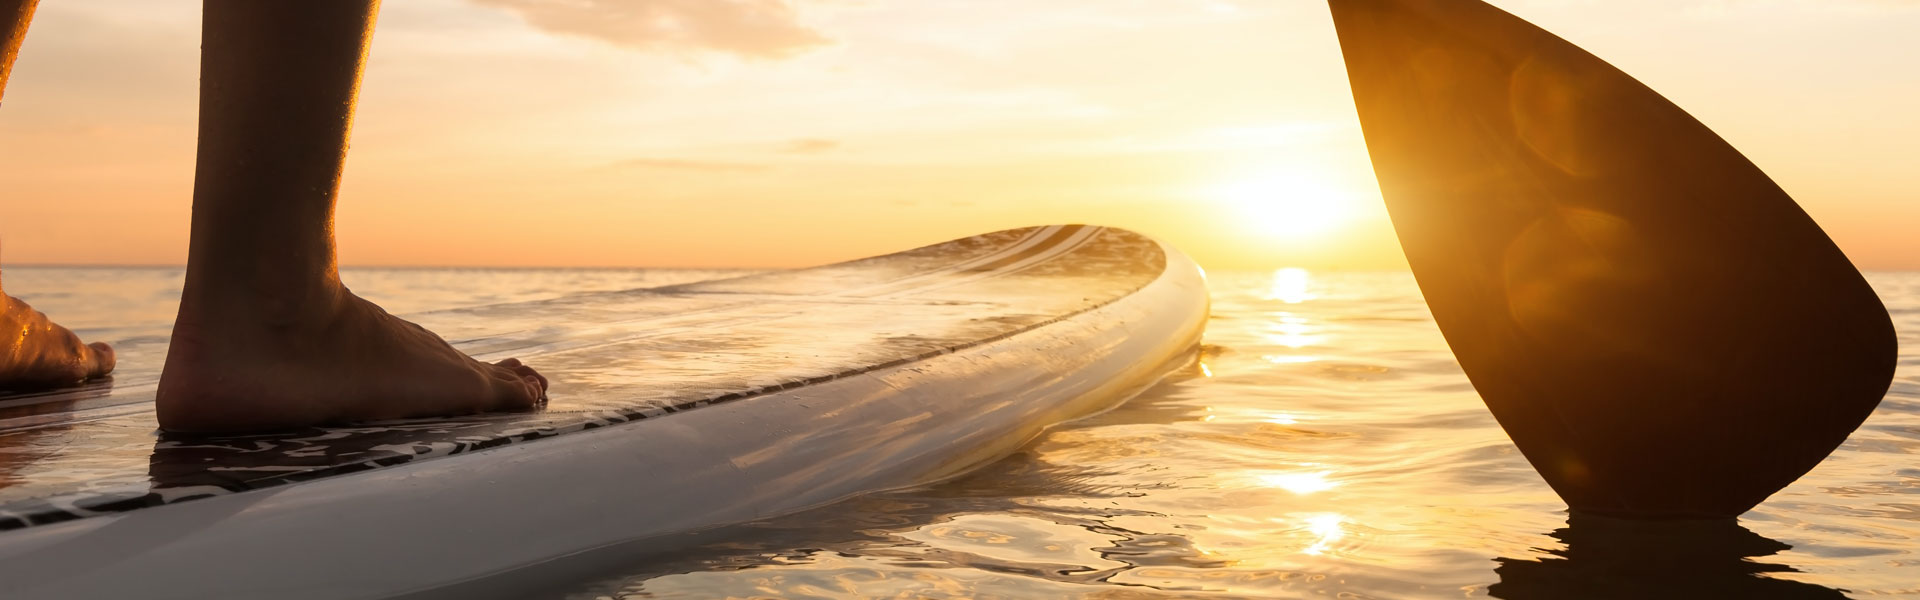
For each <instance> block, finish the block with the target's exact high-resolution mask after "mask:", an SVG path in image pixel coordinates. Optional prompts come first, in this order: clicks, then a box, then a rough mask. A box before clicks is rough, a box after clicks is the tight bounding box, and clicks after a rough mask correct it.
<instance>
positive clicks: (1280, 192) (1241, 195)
mask: <svg viewBox="0 0 1920 600" xmlns="http://www.w3.org/2000/svg"><path fill="white" fill-rule="evenodd" d="M1207 195H1208V196H1209V197H1210V198H1212V199H1213V200H1214V201H1216V202H1219V203H1221V204H1223V205H1225V207H1226V208H1228V209H1229V210H1231V211H1232V212H1233V216H1234V218H1236V219H1238V220H1239V221H1240V223H1241V226H1242V227H1244V228H1246V229H1248V230H1249V231H1251V232H1253V233H1257V234H1260V235H1265V236H1271V237H1280V238H1287V239H1299V238H1316V237H1321V236H1325V235H1327V234H1330V233H1333V232H1334V231H1337V230H1339V229H1340V228H1341V227H1342V226H1344V225H1346V223H1347V221H1349V220H1351V219H1352V218H1353V205H1352V204H1351V203H1350V202H1349V199H1348V196H1349V195H1348V194H1346V193H1345V192H1342V191H1341V190H1340V189H1339V188H1336V187H1334V186H1332V185H1328V184H1327V183H1326V182H1325V181H1322V180H1320V179H1319V178H1317V177H1314V176H1313V175H1310V174H1306V173H1298V172H1287V171H1272V172H1265V173H1260V174H1256V175H1253V176H1249V177H1243V178H1240V179H1235V180H1232V181H1229V182H1227V183H1225V184H1221V185H1218V186H1215V187H1213V188H1212V189H1210V190H1208V194H1207Z"/></svg>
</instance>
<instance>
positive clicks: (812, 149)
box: [781, 138, 840, 154]
mask: <svg viewBox="0 0 1920 600" xmlns="http://www.w3.org/2000/svg"><path fill="white" fill-rule="evenodd" d="M839 147H840V142H838V141H835V140H823V139H820V138H800V139H797V140H793V141H790V142H787V145H786V147H785V148H782V149H781V151H782V152H786V153H788V154H818V153H821V152H826V151H828V150H833V149H835V148H839Z"/></svg>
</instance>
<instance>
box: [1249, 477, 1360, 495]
mask: <svg viewBox="0 0 1920 600" xmlns="http://www.w3.org/2000/svg"><path fill="white" fill-rule="evenodd" d="M1332 474H1333V471H1313V472H1293V473H1264V474H1260V475H1255V476H1254V479H1257V480H1259V481H1260V484H1261V485H1264V486H1267V487H1277V488H1280V489H1283V490H1286V491H1289V492H1293V493H1295V494H1299V495H1302V496H1305V495H1307V494H1312V493H1314V492H1324V491H1327V490H1330V489H1333V488H1336V487H1339V486H1340V482H1338V481H1334V480H1331V479H1328V478H1327V476H1328V475H1332Z"/></svg>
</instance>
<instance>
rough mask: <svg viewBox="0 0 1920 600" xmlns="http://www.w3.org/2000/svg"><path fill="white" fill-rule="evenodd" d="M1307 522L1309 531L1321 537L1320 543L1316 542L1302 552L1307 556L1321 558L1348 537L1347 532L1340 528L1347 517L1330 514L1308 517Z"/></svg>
mask: <svg viewBox="0 0 1920 600" xmlns="http://www.w3.org/2000/svg"><path fill="white" fill-rule="evenodd" d="M1306 521H1307V531H1309V532H1312V533H1313V534H1314V535H1317V536H1320V540H1319V541H1317V542H1314V543H1313V545H1312V546H1308V547H1307V549H1306V550H1302V552H1305V553H1307V554H1311V555H1314V556H1319V555H1320V554H1322V553H1324V552H1326V551H1327V548H1328V547H1330V546H1332V545H1333V543H1334V542H1337V541H1340V538H1343V537H1347V532H1346V530H1345V529H1343V528H1341V527H1340V526H1341V525H1342V524H1344V523H1346V521H1347V518H1346V517H1343V516H1340V515H1337V514H1332V513H1328V514H1324V515H1314V516H1311V517H1307V519H1306Z"/></svg>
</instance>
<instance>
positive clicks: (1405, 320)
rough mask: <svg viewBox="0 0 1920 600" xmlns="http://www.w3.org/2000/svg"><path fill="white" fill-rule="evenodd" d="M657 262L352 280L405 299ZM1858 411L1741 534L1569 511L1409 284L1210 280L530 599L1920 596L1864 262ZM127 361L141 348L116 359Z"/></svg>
mask: <svg viewBox="0 0 1920 600" xmlns="http://www.w3.org/2000/svg"><path fill="white" fill-rule="evenodd" d="M722 274H726V273H723V272H715V271H678V270H624V271H622V270H451V269H390V270H351V271H348V272H347V273H345V274H344V275H343V277H344V278H345V279H346V280H347V282H348V284H349V285H350V286H352V287H353V288H354V289H355V290H356V291H358V292H360V293H362V294H363V295H366V296H368V297H370V298H373V299H374V300H376V301H378V302H381V303H382V304H384V305H386V306H387V307H388V308H389V309H391V310H392V311H393V312H395V313H400V314H405V313H410V312H418V311H424V310H431V309H439V308H450V307H454V306H470V305H480V304H491V303H498V302H511V301H520V300H532V299H539V298H546V297H554V296H559V295H563V294H567V293H574V292H580V291H589V290H610V289H626V288H634V287H647V286H655V285H666V284H672V283H679V282H685V281H690V280H697V279H703V278H708V277H714V276H718V275H722ZM180 277H181V273H180V271H179V270H177V269H40V268H12V269H8V270H7V271H6V280H5V281H6V284H7V289H8V291H10V292H13V293H15V294H17V295H20V296H22V297H24V298H25V299H27V300H28V301H30V302H33V303H34V304H35V305H36V306H38V307H40V308H42V309H43V310H46V311H47V312H48V313H50V314H52V315H53V316H55V317H56V318H58V319H60V320H62V321H64V322H66V323H69V324H70V325H72V326H74V327H75V328H77V329H79V330H81V332H82V333H83V335H86V336H87V337H88V338H89V339H102V340H107V341H110V342H111V341H115V340H121V339H130V338H134V337H138V336H148V335H155V334H156V332H158V333H159V334H164V333H165V331H166V328H167V324H168V323H169V322H170V321H171V319H172V310H173V302H174V299H175V298H177V297H178V294H179V284H180ZM1869 279H1870V280H1871V281H1872V282H1873V284H1874V286H1875V288H1876V289H1878V290H1879V291H1880V294H1881V297H1882V298H1883V299H1884V300H1885V301H1886V303H1887V304H1888V306H1889V307H1890V309H1891V311H1892V312H1893V316H1894V321H1895V325H1896V326H1897V327H1898V328H1899V330H1900V332H1901V344H1902V347H1903V353H1902V356H1901V359H1900V371H1899V373H1898V375H1897V376H1896V380H1895V382H1894V385H1893V390H1892V392H1891V393H1890V395H1889V396H1888V397H1887V398H1886V400H1885V401H1884V402H1883V403H1882V404H1881V406H1880V409H1879V410H1878V412H1876V413H1875V414H1874V416H1873V417H1872V418H1871V419H1870V420H1869V421H1868V422H1867V424H1866V425H1865V426H1864V427H1862V428H1861V429H1860V430H1859V431H1858V432H1856V433H1855V434H1854V435H1853V437H1852V438H1851V439H1849V440H1848V442H1847V443H1846V445H1845V446H1842V447H1841V448H1840V450H1839V451H1838V452H1836V453H1835V454H1834V455H1833V456H1832V457H1831V458H1828V459H1827V461H1826V462H1825V463H1823V464H1822V465H1821V466H1820V467H1819V468H1818V469H1815V470H1814V471H1813V472H1812V473H1811V474H1809V475H1807V476H1806V477H1805V478H1803V479H1801V480H1800V481H1799V482H1798V483H1796V484H1794V485H1793V486H1792V487H1789V488H1788V489H1787V490H1785V491H1783V492H1781V493H1779V494H1776V495H1775V496H1774V497H1773V498H1772V499H1770V500H1769V501H1768V502H1766V503H1765V504H1762V505H1761V506H1760V507H1759V508H1757V509H1755V510H1754V511H1753V512H1750V513H1748V514H1747V515H1745V516H1744V517H1742V518H1741V519H1740V521H1739V523H1738V524H1737V525H1734V524H1717V525H1685V526H1676V525H1666V526H1659V527H1648V526H1644V525H1638V524H1634V523H1622V522H1612V521H1598V520H1588V519H1574V520H1572V521H1571V522H1570V521H1569V518H1568V515H1567V514H1566V513H1565V506H1564V505H1563V504H1561V502H1560V501H1559V499H1558V498H1557V497H1555V496H1554V495H1553V492H1552V491H1551V490H1550V489H1548V488H1547V486H1546V484H1545V483H1543V482H1542V481H1541V480H1540V478H1539V476H1537V475H1535V474H1534V472H1533V470H1532V468H1530V467H1529V466H1528V465H1527V463H1526V461H1525V460H1524V459H1523V458H1522V457H1521V456H1520V454H1519V453H1518V452H1517V451H1516V450H1515V449H1514V447H1513V446H1512V444H1511V443H1510V442H1508V440H1507V438H1506V436H1505V435H1504V434H1503V433H1502V432H1501V430H1500V428H1499V426H1498V425H1497V424H1495V422H1494V420H1493V417H1492V416H1491V415H1490V414H1488V412H1487V410H1486V409H1485V407H1484V406H1482V405H1481V403H1480V400H1479V398H1478V397H1477V396H1475V395H1474V392H1473V389H1472V387H1471V386H1470V385H1469V384H1468V383H1467V380H1466V377H1465V376H1464V375H1463V374H1462V373H1461V372H1460V369H1459V366H1458V365H1457V364H1455V362H1454V360H1453V358H1452V355H1451V354H1449V353H1448V352H1447V348H1446V345H1445V343H1444V341H1443V340H1442V339H1441V337H1440V332H1439V330H1438V329H1437V328H1436V327H1435V326H1434V324H1433V321H1432V319H1431V317H1430V316H1429V314H1428V312H1427V310H1426V308H1425V306H1424V305H1423V304H1422V302H1421V300H1420V296H1419V294H1418V290H1417V289H1416V288H1415V286H1414V282H1413V278H1412V276H1411V275H1408V274H1405V273H1341V274H1321V273H1307V272H1304V271H1298V270H1283V271H1278V272H1271V273H1269V272H1258V273H1214V274H1212V278H1211V280H1210V286H1211V288H1212V291H1213V297H1214V305H1213V306H1214V316H1213V319H1212V322H1211V323H1210V324H1209V329H1208V332H1207V337H1206V344H1207V345H1206V347H1205V351H1204V353H1203V356H1202V360H1201V362H1200V363H1199V364H1197V365H1195V366H1193V367H1192V368H1189V369H1187V370H1185V371H1183V372H1180V373H1178V374H1176V375H1175V376H1174V377H1172V378H1170V379H1168V380H1167V381H1166V382H1164V383H1162V384H1161V385H1159V386H1158V387H1155V388H1153V389H1151V390H1149V391H1147V392H1146V393H1145V394H1144V395H1142V396H1141V397H1139V398H1136V399H1134V400H1133V401H1131V402H1129V403H1127V404H1126V405H1124V406H1122V407H1121V408H1119V409H1117V410H1114V411H1112V412H1109V413H1107V414H1104V415H1101V416H1098V417H1095V418H1092V419H1088V420H1085V421H1081V422H1077V423H1072V424H1069V425H1066V426H1063V427H1060V428H1058V429H1056V430H1054V431H1053V432H1051V433H1050V434H1048V435H1047V436H1045V437H1043V438H1042V439H1040V440H1038V441H1036V442H1035V443H1034V444H1032V445H1030V446H1029V447H1027V448H1026V449H1024V450H1022V451H1021V452H1019V453H1018V454H1016V455H1014V456H1011V457H1008V458H1007V459H1005V460H1002V461H1000V462H997V463H994V464H992V465H989V466H987V467H985V468H983V469H981V470H979V471H977V472H975V473H973V474H970V475H968V476H966V477H963V478H961V479H958V480H954V481H949V482H946V483H942V484H938V485H934V486H930V487H926V488H921V489H914V490H906V491H898V492H889V493H883V494H877V495H872V496H867V497H864V498H859V499H855V500H851V501H848V502H844V503H841V504H837V505H833V506H829V507H826V508H822V509H817V510H814V511H810V512H806V513H802V514H799V515H793V516H790V517H785V518H779V519H774V520H770V521H765V522H759V523H751V524H745V525H740V526H735V527H728V528H725V529H722V530H717V531H711V532H706V533H703V534H700V535H696V536H686V537H684V538H680V539H676V540H669V541H663V542H662V543H660V544H658V545H655V546H653V549H650V550H645V551H642V550H636V551H634V554H633V556H631V557H630V559H628V560H624V561H623V564H624V565H625V566H624V567H623V568H621V569H618V570H614V571H609V572H604V573H598V574H595V575H592V576H586V577H583V578H581V579H579V580H577V581H572V582H569V583H568V584H566V585H564V586H561V587H560V588H559V589H554V590H552V591H551V592H549V593H548V596H549V597H553V598H567V599H572V600H586V599H602V598H606V599H616V598H617V599H631V598H722V597H732V598H762V597H764V598H923V597H927V598H1064V597H1076V598H1114V599H1120V598H1189V597H1202V598H1241V597H1245V598H1276V597H1277V598H1321V597H1327V598H1443V597H1444V598H1461V597H1466V598H1472V597H1487V596H1492V597H1498V598H1510V599H1512V598H1647V597H1702V598H1837V597H1872V596H1892V597H1907V598H1920V273H1880V274H1873V275H1871V276H1870V277H1869ZM123 360H157V357H146V356H127V357H124V358H123Z"/></svg>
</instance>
